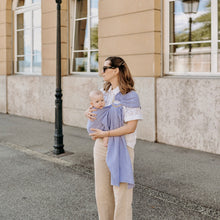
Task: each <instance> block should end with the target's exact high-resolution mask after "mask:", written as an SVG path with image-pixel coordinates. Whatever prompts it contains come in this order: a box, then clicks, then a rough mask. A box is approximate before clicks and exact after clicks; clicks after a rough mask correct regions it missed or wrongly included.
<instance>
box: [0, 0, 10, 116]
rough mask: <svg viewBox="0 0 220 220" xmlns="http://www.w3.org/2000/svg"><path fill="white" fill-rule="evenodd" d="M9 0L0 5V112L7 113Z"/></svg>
mask: <svg viewBox="0 0 220 220" xmlns="http://www.w3.org/2000/svg"><path fill="white" fill-rule="evenodd" d="M11 25H12V11H11V0H2V1H1V4H0V30H1V32H0V112H2V113H6V112H7V89H6V87H7V86H6V84H7V75H9V74H12V46H13V43H12V26H11Z"/></svg>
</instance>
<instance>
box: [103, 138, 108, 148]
mask: <svg viewBox="0 0 220 220" xmlns="http://www.w3.org/2000/svg"><path fill="white" fill-rule="evenodd" d="M103 145H104V147H108V137H104V138H103Z"/></svg>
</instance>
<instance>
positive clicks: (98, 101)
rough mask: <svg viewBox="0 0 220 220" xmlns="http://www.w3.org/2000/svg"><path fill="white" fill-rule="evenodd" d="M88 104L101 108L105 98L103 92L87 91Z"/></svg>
mask: <svg viewBox="0 0 220 220" xmlns="http://www.w3.org/2000/svg"><path fill="white" fill-rule="evenodd" d="M89 98H90V104H91V105H92V106H93V107H95V108H98V109H102V108H103V107H104V106H105V100H104V97H103V93H102V92H101V91H99V90H93V91H91V92H90V93H89Z"/></svg>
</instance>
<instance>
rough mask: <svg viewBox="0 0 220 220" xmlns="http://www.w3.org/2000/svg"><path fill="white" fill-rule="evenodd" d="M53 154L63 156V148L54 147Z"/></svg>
mask: <svg viewBox="0 0 220 220" xmlns="http://www.w3.org/2000/svg"><path fill="white" fill-rule="evenodd" d="M53 153H54V154H55V155H59V154H64V153H65V151H64V149H63V147H61V148H60V147H59V148H57V147H55V146H54V150H53Z"/></svg>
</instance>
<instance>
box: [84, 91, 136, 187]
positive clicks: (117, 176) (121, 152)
mask: <svg viewBox="0 0 220 220" xmlns="http://www.w3.org/2000/svg"><path fill="white" fill-rule="evenodd" d="M123 106H125V107H129V108H139V107H140V102H139V98H138V95H137V93H136V92H135V91H131V92H129V93H127V94H125V95H122V94H121V93H120V92H119V93H118V94H117V95H116V96H115V101H114V102H113V104H112V105H110V106H106V107H104V108H103V109H98V110H97V111H96V120H95V121H93V122H91V121H88V124H87V130H88V132H89V133H92V131H90V128H98V129H101V130H105V131H107V130H113V129H116V128H119V127H121V126H123V125H124V122H123ZM106 163H107V165H108V168H109V170H110V172H111V185H114V186H119V185H120V183H128V188H132V187H134V175H133V169H132V164H131V159H130V156H129V153H128V149H127V144H126V140H125V136H115V137H109V139H108V151H107V156H106Z"/></svg>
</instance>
